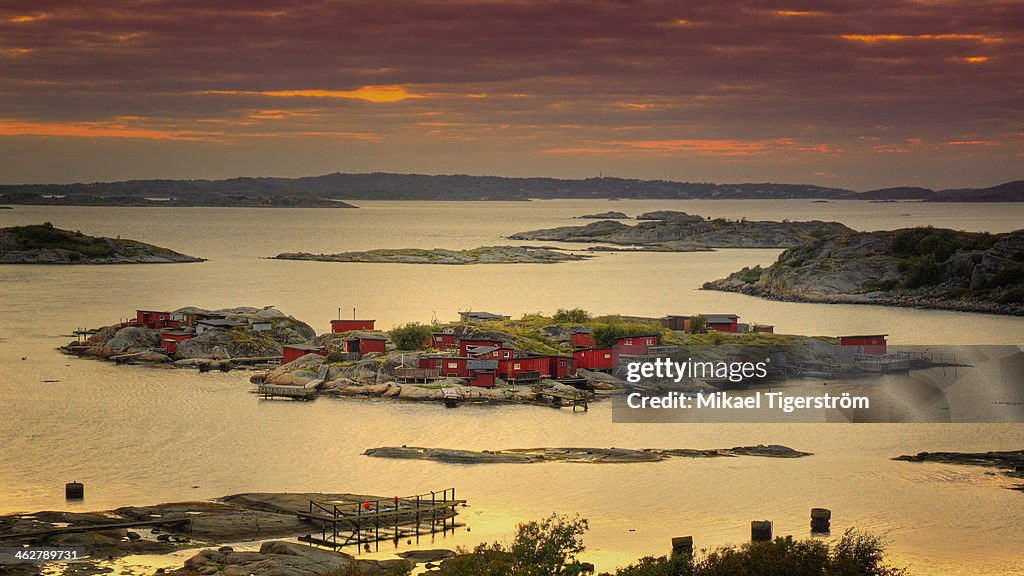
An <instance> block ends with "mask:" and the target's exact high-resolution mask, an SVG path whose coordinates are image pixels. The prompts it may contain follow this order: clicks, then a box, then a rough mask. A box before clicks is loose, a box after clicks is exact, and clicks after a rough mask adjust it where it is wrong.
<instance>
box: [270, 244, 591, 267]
mask: <svg viewBox="0 0 1024 576" xmlns="http://www.w3.org/2000/svg"><path fill="white" fill-rule="evenodd" d="M587 258H590V256H587V255H583V254H573V253H571V252H565V251H563V250H559V249H557V248H550V247H534V246H483V247H481V248H474V249H471V250H445V249H442V248H435V249H433V250H427V249H422V248H397V249H381V250H367V251H364V252H340V253H338V254H308V253H305V252H290V253H284V254H278V255H277V256H274V257H273V259H275V260H310V261H316V262H371V263H378V264H450V265H464V264H554V263H556V262H572V261H576V260H585V259H587Z"/></svg>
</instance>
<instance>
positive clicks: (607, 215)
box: [577, 210, 629, 220]
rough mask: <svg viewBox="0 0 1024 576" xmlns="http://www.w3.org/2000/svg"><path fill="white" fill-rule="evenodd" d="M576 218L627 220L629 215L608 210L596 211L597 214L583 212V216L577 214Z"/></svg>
mask: <svg viewBox="0 0 1024 576" xmlns="http://www.w3.org/2000/svg"><path fill="white" fill-rule="evenodd" d="M577 218H584V219H587V220H628V219H629V216H626V214H625V213H623V212H615V211H613V210H609V211H608V212H598V213H597V214H584V215H583V216H577Z"/></svg>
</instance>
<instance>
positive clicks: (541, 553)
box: [441, 514, 588, 576]
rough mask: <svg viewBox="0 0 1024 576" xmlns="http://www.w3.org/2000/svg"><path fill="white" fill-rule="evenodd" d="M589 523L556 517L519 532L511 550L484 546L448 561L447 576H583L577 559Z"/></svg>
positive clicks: (530, 524) (444, 569) (523, 526)
mask: <svg viewBox="0 0 1024 576" xmlns="http://www.w3.org/2000/svg"><path fill="white" fill-rule="evenodd" d="M587 528H588V525H587V521H586V520H585V519H583V518H580V517H578V516H575V517H567V516H561V515H558V514H552V515H551V516H550V517H549V518H547V519H545V520H542V521H540V522H527V523H525V524H520V525H519V526H518V527H517V528H516V537H515V540H513V542H512V545H511V546H508V547H506V546H504V545H502V544H500V543H498V542H495V543H493V544H480V545H479V546H477V547H476V548H475V549H473V551H472V552H465V551H460V553H459V554H457V555H456V556H454V557H452V558H449V559H448V560H445V561H444V563H443V564H442V569H441V574H443V575H444V576H572V575H576V574H579V573H580V569H579V564H578V563H577V562H576V555H577V554H579V553H580V552H582V551H583V550H584V546H583V534H584V533H586V531H587Z"/></svg>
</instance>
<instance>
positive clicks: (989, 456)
mask: <svg viewBox="0 0 1024 576" xmlns="http://www.w3.org/2000/svg"><path fill="white" fill-rule="evenodd" d="M893 460H898V461H902V462H939V463H943V464H958V465H963V466H984V467H989V468H996V469H999V470H1002V471H1003V473H1004V474H1005V475H1006V476H1007V477H1010V478H1016V479H1020V480H1024V450H1007V451H1003V452H973V453H972V452H918V453H917V454H904V455H902V456H897V457H896V458H893ZM1011 489H1013V490H1020V491H1022V492H1024V484H1017V485H1016V486H1012V487H1011Z"/></svg>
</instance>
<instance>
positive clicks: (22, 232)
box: [0, 222, 204, 264]
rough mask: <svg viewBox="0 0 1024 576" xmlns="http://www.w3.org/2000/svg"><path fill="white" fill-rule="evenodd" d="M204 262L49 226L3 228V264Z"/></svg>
mask: <svg viewBox="0 0 1024 576" xmlns="http://www.w3.org/2000/svg"><path fill="white" fill-rule="evenodd" d="M203 261H204V260H203V259H202V258H196V257H194V256H188V255H186V254H181V253H178V252H175V251H173V250H169V249H167V248H161V247H159V246H153V245H152V244H146V243H144V242H137V241H135V240H123V239H121V238H102V237H95V236H86V235H85V234H82V233H81V232H71V231H69V230H61V229H60V228H55V227H54V226H53V224H50V223H49V222H47V223H44V224H39V225H32V226H15V227H11V228H0V264H171V263H180V262H203Z"/></svg>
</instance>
